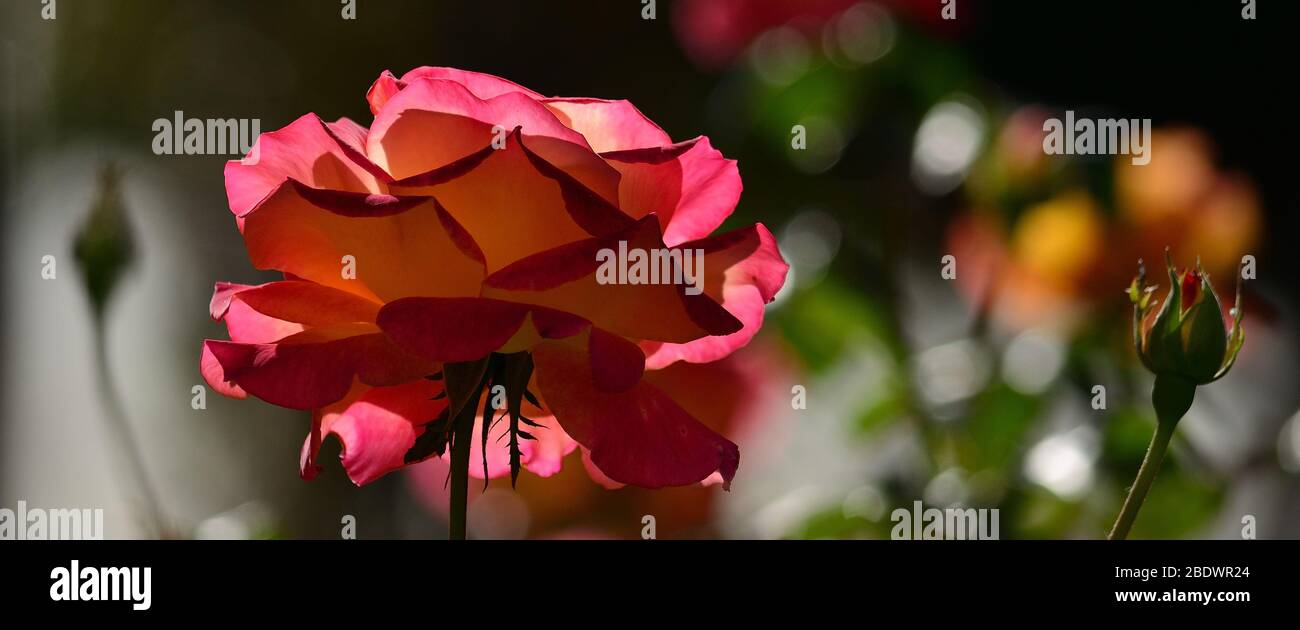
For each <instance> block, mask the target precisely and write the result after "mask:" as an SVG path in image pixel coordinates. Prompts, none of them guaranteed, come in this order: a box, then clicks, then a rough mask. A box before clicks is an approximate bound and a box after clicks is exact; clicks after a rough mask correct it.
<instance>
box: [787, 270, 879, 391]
mask: <svg viewBox="0 0 1300 630" xmlns="http://www.w3.org/2000/svg"><path fill="white" fill-rule="evenodd" d="M773 319H774V323H775V324H776V325H777V326H778V327H779V328H780V330H781V332H782V334H783V335H784V336H785V338H786V339H787V340H788V341H789V342H790V345H791V346H792V347H793V348H794V349H795V350H796V351H797V352H798V353H799V355H800V357H801V358H803V360H804V361H805V362H806V363H807V364H808V367H809V368H810V369H812V370H813V371H820V370H824V369H826V368H827V367H829V366H830V365H831V364H833V363H834V362H835V361H836V360H837V359H839V357H840V353H841V352H842V351H843V350H844V348H845V346H846V345H847V343H848V342H849V340H850V339H853V338H859V339H862V338H867V339H875V340H883V339H885V338H886V327H885V326H886V324H885V322H886V320H885V318H884V317H883V315H882V313H881V311H880V307H879V305H878V304H877V303H876V302H874V301H873V300H872V299H871V298H870V297H868V296H866V295H864V294H862V293H858V292H854V291H852V290H849V289H846V288H845V287H844V286H842V285H841V284H839V283H838V282H837V281H835V280H833V279H830V278H828V279H826V280H823V281H822V282H821V283H819V284H818V285H817V286H816V287H815V288H814V289H813V290H805V291H800V292H798V293H796V294H795V295H793V296H791V297H790V300H789V302H788V303H787V304H786V305H785V306H784V307H782V308H781V309H780V310H778V311H777V312H776V314H775V317H774V318H773Z"/></svg>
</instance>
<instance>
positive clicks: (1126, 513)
mask: <svg viewBox="0 0 1300 630" xmlns="http://www.w3.org/2000/svg"><path fill="white" fill-rule="evenodd" d="M1175 426H1177V423H1176V422H1160V423H1157V424H1156V433H1155V435H1153V436H1151V445H1150V446H1148V447H1147V454H1146V457H1143V458H1142V467H1141V468H1138V474H1137V479H1136V480H1134V481H1133V487H1132V488H1130V489H1129V491H1128V497H1126V498H1125V499H1124V507H1123V508H1122V509H1120V511H1119V518H1116V519H1115V526H1114V527H1112V528H1111V530H1110V535H1109V536H1107V537H1106V538H1107V539H1108V540H1124V539H1125V538H1127V537H1128V531H1129V529H1131V528H1132V527H1133V521H1134V520H1136V519H1137V515H1138V510H1140V509H1142V502H1143V501H1145V500H1146V498H1147V490H1150V489H1151V482H1152V481H1155V478H1156V472H1158V471H1159V470H1160V462H1161V461H1163V460H1164V458H1165V451H1167V450H1169V439H1170V438H1172V437H1173V435H1174V427H1175Z"/></svg>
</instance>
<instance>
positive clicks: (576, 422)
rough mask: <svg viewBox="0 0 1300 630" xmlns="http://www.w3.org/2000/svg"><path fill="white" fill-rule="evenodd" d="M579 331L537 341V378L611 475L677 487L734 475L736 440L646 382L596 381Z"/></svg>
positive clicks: (558, 413)
mask: <svg viewBox="0 0 1300 630" xmlns="http://www.w3.org/2000/svg"><path fill="white" fill-rule="evenodd" d="M584 337H585V336H584V335H578V336H575V337H571V338H569V339H565V340H556V341H547V342H543V343H541V344H539V345H538V346H537V347H536V348H535V350H534V352H533V360H534V362H535V363H536V366H537V372H536V375H537V384H538V386H539V388H540V389H541V394H542V397H543V398H544V399H545V400H546V404H547V406H548V407H549V409H550V410H551V411H552V412H553V413H554V414H555V417H556V418H557V419H558V420H559V421H560V424H561V426H563V427H564V430H565V432H567V433H568V434H569V435H570V436H572V437H573V439H575V440H577V441H578V443H579V444H582V445H583V446H585V447H587V448H589V449H590V450H591V461H592V463H593V464H595V465H596V466H597V467H599V469H600V470H601V471H602V472H603V473H604V474H606V475H608V476H609V478H610V479H613V480H614V481H618V482H620V483H626V484H632V485H637V486H641V487H645V488H660V487H664V486H682V485H687V484H692V483H695V482H698V481H701V480H703V479H705V478H707V477H708V476H709V475H711V474H713V473H714V472H715V471H717V472H720V473H722V478H723V480H724V487H725V485H726V484H729V483H730V481H731V479H732V477H734V476H735V474H736V468H737V466H738V465H739V463H740V451H739V449H738V448H737V447H736V445H735V444H733V443H731V442H730V441H728V440H727V439H726V438H723V437H722V436H720V435H718V434H717V433H714V432H713V431H712V430H710V429H709V428H708V427H705V426H704V425H703V424H700V422H699V421H697V420H695V419H694V418H692V417H691V416H690V414H688V413H686V412H685V411H684V410H682V408H681V407H680V406H678V405H677V404H676V403H675V402H673V401H672V399H670V398H669V397H668V396H667V395H665V394H664V393H663V392H662V391H660V390H659V389H658V388H656V387H654V386H653V385H650V384H648V383H646V382H644V381H642V382H641V383H638V384H637V385H636V386H634V387H632V388H631V389H628V390H627V391H624V392H620V393H608V392H604V391H601V390H600V389H599V388H597V387H596V385H595V378H594V376H593V373H592V362H591V359H590V357H589V353H590V351H589V349H588V346H587V343H585V342H586V339H584Z"/></svg>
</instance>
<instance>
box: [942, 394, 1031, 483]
mask: <svg viewBox="0 0 1300 630" xmlns="http://www.w3.org/2000/svg"><path fill="white" fill-rule="evenodd" d="M1042 407H1043V405H1042V398H1041V397H1038V396H1027V395H1025V394H1022V393H1020V392H1017V391H1015V390H1013V389H1011V388H1010V387H1008V386H1007V385H1006V384H1005V383H1002V382H997V383H994V384H992V385H990V386H989V388H988V389H986V390H984V392H982V393H981V394H980V395H979V397H978V398H976V400H975V402H974V405H973V407H972V409H971V411H970V414H969V420H968V421H967V424H966V426H965V431H963V432H962V433H961V435H960V441H959V442H958V450H959V453H960V455H959V456H960V458H961V466H962V467H963V468H965V469H967V470H985V469H995V470H999V471H1003V472H1007V471H1008V468H1009V467H1010V466H1011V465H1012V464H1015V463H1017V462H1018V461H1019V455H1020V451H1021V450H1022V449H1024V448H1025V447H1026V443H1027V440H1026V435H1027V433H1028V431H1029V429H1030V427H1032V426H1033V424H1034V421H1035V420H1036V419H1037V417H1038V414H1039V412H1040V411H1041V410H1042Z"/></svg>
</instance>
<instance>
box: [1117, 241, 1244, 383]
mask: <svg viewBox="0 0 1300 630" xmlns="http://www.w3.org/2000/svg"><path fill="white" fill-rule="evenodd" d="M1165 266H1166V268H1167V270H1168V273H1169V283H1170V290H1169V295H1168V296H1167V297H1166V298H1165V301H1164V304H1163V305H1160V308H1159V310H1157V309H1156V308H1155V307H1156V305H1157V302H1158V300H1153V299H1152V292H1153V291H1154V290H1155V287H1154V286H1150V287H1147V286H1144V285H1145V281H1146V277H1145V276H1146V268H1145V267H1144V266H1142V265H1141V263H1139V270H1138V276H1137V277H1136V278H1134V279H1133V283H1132V284H1131V285H1129V289H1128V292H1129V299H1131V300H1132V301H1133V342H1134V345H1135V346H1136V348H1137V352H1138V356H1139V357H1141V359H1142V363H1143V364H1144V365H1146V367H1147V369H1149V370H1151V371H1152V372H1154V373H1155V374H1156V376H1157V378H1159V377H1162V376H1163V377H1167V378H1171V379H1176V380H1179V381H1184V382H1185V383H1186V384H1188V385H1192V386H1196V385H1204V384H1206V383H1211V382H1213V381H1216V380H1218V379H1220V378H1222V377H1223V375H1224V374H1227V373H1228V370H1229V369H1231V368H1232V364H1233V362H1235V361H1236V359H1237V353H1238V352H1240V351H1241V345H1242V342H1244V341H1245V331H1244V330H1243V329H1242V327H1241V315H1242V310H1241V285H1240V283H1238V286H1237V297H1236V303H1235V306H1234V308H1233V309H1232V316H1233V323H1232V330H1231V331H1229V330H1227V327H1226V326H1225V324H1224V320H1223V307H1222V306H1221V305H1220V302H1219V296H1218V295H1217V294H1216V293H1215V292H1214V287H1213V286H1212V285H1211V284H1210V277H1209V275H1208V274H1206V273H1205V270H1204V269H1203V268H1202V267H1201V264H1200V261H1197V264H1196V269H1194V270H1186V269H1184V270H1183V271H1181V272H1179V271H1176V270H1175V269H1174V265H1173V262H1172V261H1171V260H1170V258H1169V251H1168V250H1165Z"/></svg>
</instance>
